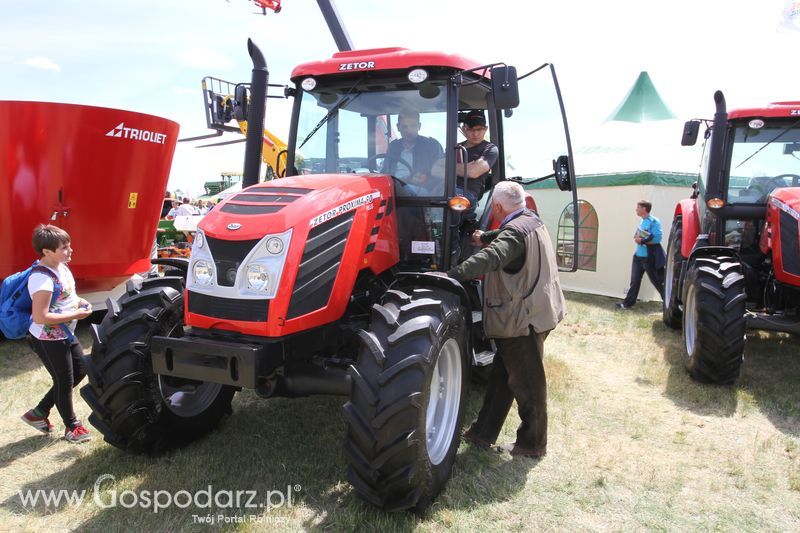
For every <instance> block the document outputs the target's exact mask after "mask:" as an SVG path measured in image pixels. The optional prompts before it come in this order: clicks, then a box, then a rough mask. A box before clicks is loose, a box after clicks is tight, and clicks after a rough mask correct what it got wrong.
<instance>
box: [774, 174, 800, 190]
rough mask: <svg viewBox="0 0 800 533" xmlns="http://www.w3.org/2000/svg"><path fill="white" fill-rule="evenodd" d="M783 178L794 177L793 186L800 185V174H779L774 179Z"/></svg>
mask: <svg viewBox="0 0 800 533" xmlns="http://www.w3.org/2000/svg"><path fill="white" fill-rule="evenodd" d="M783 178H792V187H797V186H800V176H798V175H797V174H778V175H777V176H775V177H774V178H772V179H774V180H782V179H783ZM770 181H772V180H770Z"/></svg>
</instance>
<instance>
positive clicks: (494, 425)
mask: <svg viewBox="0 0 800 533" xmlns="http://www.w3.org/2000/svg"><path fill="white" fill-rule="evenodd" d="M491 210H492V214H493V215H494V216H495V217H497V219H498V220H502V222H501V224H500V228H499V229H497V230H493V231H487V232H481V231H475V232H474V233H473V234H472V239H473V244H475V245H476V246H478V245H480V244H488V246H487V247H486V248H483V249H481V250H479V251H478V252H476V253H475V254H473V255H472V256H470V257H469V258H468V259H466V260H465V261H464V262H462V263H461V264H459V265H458V266H456V267H454V268H452V269H450V270H449V271H448V272H447V274H446V275H447V276H449V277H451V278H454V279H456V280H457V281H465V280H469V279H474V278H477V277H479V276H485V278H484V295H483V296H484V298H483V323H484V330H485V332H486V335H487V336H489V337H491V338H493V339H494V340H495V342H496V344H497V353H496V354H495V357H494V364H493V365H492V370H491V374H490V375H489V383H488V385H487V388H486V395H485V396H484V399H483V406H482V407H481V410H480V412H479V414H478V419H477V420H476V421H475V422H473V424H472V426H471V427H470V428H469V430H467V431H466V432H465V433H464V439H465V440H467V441H468V442H470V443H472V444H474V445H476V446H479V447H482V448H489V447H490V446H492V445H493V444H494V443H495V441H496V440H497V437H498V435H499V434H500V431H501V430H502V428H503V423H504V422H505V419H506V417H507V416H508V412H509V410H510V409H511V405H512V402H513V401H514V400H516V401H517V408H518V410H519V417H520V419H521V420H522V424H521V425H520V426H519V428H518V429H517V439H516V442H515V443H514V444H507V445H503V446H500V448H501V449H504V450H506V451H508V452H510V453H511V455H519V456H524V457H532V458H537V457H543V456H544V455H545V454H546V453H547V381H546V378H545V373H544V363H543V359H544V341H545V339H546V338H547V336H548V335H549V333H550V332H551V331H552V330H553V329H554V328H555V327H556V325H557V324H558V323H559V322H561V320H562V319H563V318H564V313H565V307H566V304H565V301H564V295H563V293H562V292H561V285H560V283H559V280H558V267H557V265H556V255H555V251H554V250H553V245H552V241H551V240H550V235H549V234H548V232H547V229H546V228H545V226H544V223H543V222H542V221H541V219H540V218H539V217H538V216H536V214H534V213H533V212H532V211H529V210H528V209H525V191H524V190H523V189H522V186H521V185H520V184H518V183H514V182H510V181H503V182H500V183H498V184H497V185H496V186H495V188H494V194H493V195H492V203H491Z"/></svg>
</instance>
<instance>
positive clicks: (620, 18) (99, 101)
mask: <svg viewBox="0 0 800 533" xmlns="http://www.w3.org/2000/svg"><path fill="white" fill-rule="evenodd" d="M790 3H792V4H793V3H794V2H787V1H786V0H759V1H758V2H756V1H753V0H725V1H723V0H672V1H670V2H664V1H662V2H656V1H651V0H609V1H606V2H598V1H596V0H595V1H590V0H572V1H569V0H560V1H558V2H527V3H525V4H523V2H520V1H515V0H495V1H494V2H486V1H474V0H460V1H458V2H456V1H449V0H440V1H438V2H436V1H434V0H406V1H404V2H381V1H378V0H374V1H369V0H338V1H337V7H338V9H339V11H340V13H341V15H342V17H343V19H344V21H345V24H346V25H347V29H348V31H349V33H350V36H351V37H352V39H353V41H354V44H355V45H356V47H358V48H370V47H383V46H406V47H408V48H416V49H434V50H443V51H452V52H456V53H460V54H462V55H466V56H470V57H474V58H476V59H477V60H480V61H483V62H487V63H488V62H494V61H505V62H507V63H510V64H514V65H517V66H518V68H520V69H521V70H524V69H526V68H529V67H533V66H537V65H539V64H541V63H543V62H545V61H550V62H553V63H554V64H555V65H556V67H557V70H558V73H559V76H560V78H561V85H562V90H563V92H564V98H565V102H566V106H567V112H568V116H569V119H570V123H571V128H572V130H573V142H574V144H576V145H581V144H590V143H592V142H596V139H593V138H592V132H593V131H597V127H598V126H599V125H601V124H602V123H603V121H604V120H605V119H606V118H607V117H608V115H609V114H610V113H611V111H613V109H614V108H616V106H617V105H618V104H619V102H620V100H621V99H622V98H623V97H624V96H625V94H626V93H627V91H628V89H629V88H630V86H631V85H632V84H633V82H634V80H635V79H636V77H637V75H638V73H639V72H640V71H641V70H647V71H648V72H649V73H650V75H651V77H652V79H653V81H654V83H655V85H656V87H657V88H658V89H659V91H660V92H661V95H662V97H663V98H664V100H665V101H666V102H667V104H668V105H669V106H670V107H671V108H672V109H673V111H674V112H675V113H676V114H677V115H678V116H679V117H680V119H681V120H684V119H688V118H693V117H695V116H703V117H706V116H710V115H711V114H712V113H713V108H712V103H713V100H712V94H713V91H714V90H716V89H722V90H724V91H725V93H726V96H727V99H728V103H729V107H735V106H737V105H738V106H748V107H749V106H758V105H762V104H764V103H767V102H770V101H776V100H800V94H798V92H797V91H798V87H799V86H800V83H799V82H800V73H798V70H797V67H796V64H795V63H796V51H797V50H798V48H800V30H799V29H798V28H799V27H800V17H798V18H797V19H792V20H791V21H789V22H790V23H788V24H787V23H786V21H785V20H783V21H782V19H781V15H782V13H783V10H784V9H785V8H786V7H787V5H788V4H790ZM3 4H4V5H3V7H4V12H3V17H2V18H0V72H2V75H1V76H2V78H1V79H2V84H0V99H4V100H17V99H21V100H42V101H55V102H68V103H80V104H89V105H98V106H105V107H114V108H119V109H128V110H133V111H139V112H143V113H150V114H154V115H159V116H163V117H166V118H169V119H172V120H175V121H177V122H179V123H180V124H181V136H184V137H186V136H192V135H199V134H203V133H206V132H207V130H206V129H205V121H204V116H203V110H202V97H201V93H200V80H201V79H202V78H203V76H206V75H214V76H216V77H220V78H223V79H229V80H232V81H247V80H249V77H250V69H251V64H250V61H249V57H248V55H247V51H246V41H247V38H248V37H252V38H253V39H254V40H255V41H256V43H257V44H258V45H259V46H260V47H261V48H262V50H263V51H264V53H265V56H266V58H267V62H268V65H269V70H270V74H271V79H270V81H271V82H273V83H286V82H288V75H289V72H290V71H291V68H292V67H293V66H294V65H295V64H297V63H300V62H304V61H310V60H315V59H320V58H324V57H328V56H330V54H332V53H333V52H335V51H336V50H335V46H334V43H333V40H332V38H331V37H330V35H329V33H328V30H327V27H326V26H325V23H324V21H323V19H322V16H321V14H320V13H319V10H318V8H317V3H316V1H315V0H283V10H282V12H281V13H280V14H277V15H275V14H269V15H267V16H261V15H256V14H253V13H254V12H255V11H256V8H255V7H254V6H253V5H252V4H251V3H250V2H247V1H246V0H229V1H226V0H194V1H189V0H137V1H133V0H114V1H110V0H105V1H101V0H72V1H69V2H67V1H52V2H47V1H43V0H38V1H28V0H6V1H5V2H4V3H3ZM522 5H525V6H526V8H525V10H524V11H522V10H521V6H522ZM798 8H800V3H798ZM782 22H783V23H784V24H783V27H781V26H780V25H781V23H782ZM286 118H287V106H286V105H285V103H283V102H278V101H275V100H271V101H270V102H269V103H268V108H267V127H269V128H270V129H271V130H272V131H274V132H275V133H277V134H278V135H281V136H285V135H286V131H287V122H286ZM677 135H678V133H677V132H676V138H677ZM231 138H232V137H231ZM243 149H244V148H243V144H240V145H234V146H233V147H226V148H214V149H204V150H199V149H196V148H194V147H192V146H190V145H185V144H182V145H180V146H179V148H178V150H177V153H176V158H175V162H174V164H173V170H172V175H171V177H170V183H171V186H172V187H176V186H180V187H181V188H182V189H184V190H188V191H191V192H200V191H201V189H202V183H203V181H206V180H209V179H214V178H215V177H216V176H217V175H218V173H219V172H220V171H229V170H240V169H241V159H242V154H243ZM577 166H578V170H579V171H580V161H577Z"/></svg>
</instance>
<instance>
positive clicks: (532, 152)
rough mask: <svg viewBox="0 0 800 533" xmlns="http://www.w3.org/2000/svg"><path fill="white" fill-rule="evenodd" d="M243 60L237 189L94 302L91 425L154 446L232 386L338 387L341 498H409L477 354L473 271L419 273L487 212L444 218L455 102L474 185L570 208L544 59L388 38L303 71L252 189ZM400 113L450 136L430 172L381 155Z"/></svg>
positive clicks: (188, 425) (551, 81)
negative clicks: (517, 191) (488, 145)
mask: <svg viewBox="0 0 800 533" xmlns="http://www.w3.org/2000/svg"><path fill="white" fill-rule="evenodd" d="M250 55H251V57H252V58H253V62H254V69H253V81H252V83H251V84H250V85H249V90H248V94H249V96H248V95H246V94H245V93H244V91H241V90H239V91H237V93H238V95H237V105H238V106H239V107H240V108H242V109H239V111H240V112H242V113H246V115H247V117H246V118H247V120H248V123H249V124H250V127H249V128H248V133H247V144H246V154H245V171H244V180H243V184H244V188H243V190H242V191H241V192H239V193H237V194H234V195H232V196H230V197H228V198H226V199H225V200H224V201H222V202H221V203H220V204H218V205H217V206H216V207H215V208H214V209H213V210H212V211H210V212H209V213H208V214H207V215H206V216H205V218H204V219H203V220H202V221H201V223H200V225H199V227H198V230H197V232H196V235H195V239H194V242H193V244H192V251H191V256H190V258H189V260H188V261H186V260H183V261H181V260H180V259H173V260H169V261H171V263H170V264H171V265H172V266H173V267H179V268H182V270H183V273H184V275H183V276H164V277H157V278H152V279H148V280H146V281H145V282H144V283H142V284H141V286H133V284H131V286H130V287H129V290H128V293H127V295H125V296H123V297H122V298H121V299H120V300H119V301H115V302H110V303H109V309H110V311H109V313H108V315H107V316H106V318H105V319H104V321H103V322H102V324H101V325H99V327H96V328H95V329H94V346H93V348H92V356H91V361H90V363H89V379H90V384H89V385H86V386H85V387H84V388H83V389H82V391H81V392H82V395H83V397H84V399H85V400H86V401H87V402H88V404H89V405H90V406H91V408H92V410H93V414H92V415H91V416H90V418H89V420H90V422H91V423H92V424H93V425H94V426H95V427H96V428H97V429H98V430H99V431H100V432H101V433H102V434H103V435H104V437H105V439H106V441H107V442H109V443H111V444H113V445H114V446H117V447H119V448H121V449H124V450H127V451H130V452H135V453H154V452H158V451H161V450H166V449H171V448H175V447H178V446H182V445H185V444H187V443H190V442H192V441H194V440H196V439H199V438H200V437H202V436H203V435H205V434H206V433H208V432H209V431H212V430H213V429H215V428H216V427H218V425H219V424H220V420H221V418H222V417H223V416H224V415H226V414H228V413H230V412H231V400H232V398H233V395H234V393H235V392H236V391H238V390H241V389H243V388H248V389H252V390H254V391H255V392H256V393H257V394H258V395H259V396H261V397H263V398H270V397H277V396H283V397H299V396H307V395H311V394H338V395H342V396H346V397H348V400H347V401H346V403H345V404H344V407H343V410H344V418H345V420H346V423H347V435H346V438H345V442H344V449H345V456H346V459H347V462H348V464H349V468H348V478H349V480H350V481H351V483H352V484H353V486H354V487H355V489H356V491H357V493H358V494H359V495H360V496H361V497H363V498H364V499H366V500H368V501H370V502H372V503H374V504H375V505H378V506H381V507H384V508H387V509H409V508H417V509H421V508H424V507H425V506H427V505H428V504H429V503H430V501H431V500H432V499H433V498H434V497H435V496H436V495H437V494H438V492H439V491H440V490H441V489H442V487H443V485H444V483H445V482H446V481H447V479H448V478H449V476H450V471H451V468H452V465H453V461H454V459H455V455H456V451H457V449H458V445H459V441H460V431H461V424H462V416H463V407H464V397H465V396H464V395H465V387H466V385H467V380H468V375H469V373H470V368H471V365H475V364H480V363H484V364H485V363H488V362H490V361H491V358H492V355H493V350H492V344H491V342H490V341H489V340H488V339H487V338H486V337H485V335H484V334H483V329H482V325H481V324H482V323H481V290H480V282H478V281H475V282H473V283H468V284H464V285H461V284H459V283H457V282H455V281H454V280H451V279H449V278H446V277H442V276H438V275H434V273H437V272H442V271H446V270H447V269H448V268H449V267H450V266H451V265H453V264H454V262H456V261H459V260H460V259H461V258H463V257H466V256H467V254H468V252H469V250H468V249H466V248H465V247H464V245H463V244H462V243H463V242H465V239H463V238H462V237H463V236H464V235H465V234H466V233H468V232H469V231H470V228H472V227H478V226H479V225H480V224H481V223H484V224H485V223H486V221H485V220H484V219H485V218H487V217H484V216H483V214H482V213H483V212H484V211H483V205H484V204H481V205H479V206H478V209H477V210H476V211H475V212H474V213H472V212H471V211H470V210H467V211H458V209H460V208H463V207H464V206H465V203H464V202H465V201H466V199H465V198H463V197H461V196H459V195H458V194H457V186H463V179H464V178H457V175H456V166H457V155H458V153H459V152H460V151H463V150H464V148H463V147H462V146H460V145H459V144H458V140H459V139H458V122H459V112H463V111H464V110H467V109H483V110H485V112H486V115H487V117H488V123H489V126H490V131H491V132H492V133H491V136H492V142H493V143H495V144H496V145H497V146H498V148H499V152H500V158H499V160H498V162H497V164H496V165H495V166H494V168H493V171H492V174H491V176H490V178H489V179H488V180H487V183H488V186H489V188H491V186H492V184H494V183H496V182H497V181H499V180H504V179H511V178H512V177H517V176H520V175H521V174H522V173H524V176H525V177H526V178H531V177H537V178H540V179H549V178H555V179H556V180H557V182H558V183H559V185H560V186H561V187H562V188H563V189H564V190H571V191H572V193H571V197H570V200H569V201H570V202H575V201H576V195H575V187H574V172H573V170H572V164H571V158H570V157H569V155H570V149H569V136H568V133H567V130H566V119H565V118H564V115H563V106H562V105H561V97H560V92H559V91H558V86H557V83H555V82H556V78H555V71H554V70H553V68H552V66H550V65H543V66H542V67H540V68H538V69H536V70H535V71H533V72H531V73H529V75H526V76H520V77H518V76H517V74H516V70H515V69H514V68H513V67H508V66H506V65H504V64H499V63H495V64H491V65H484V64H481V63H478V62H475V61H472V60H469V59H466V58H464V57H461V56H458V55H451V54H444V53H436V52H425V53H422V52H414V51H411V50H406V49H402V48H384V49H374V50H362V51H344V52H340V53H336V54H334V55H333V57H331V58H328V59H323V60H321V61H315V62H311V63H305V64H302V65H300V66H298V67H297V68H295V69H294V71H293V73H292V75H291V80H292V82H293V85H292V86H291V87H287V88H286V89H285V94H286V95H287V97H288V98H292V99H293V100H294V108H293V112H292V119H291V125H290V129H289V132H290V133H289V139H288V150H287V151H286V153H285V155H284V156H283V157H282V158H281V161H283V162H284V163H283V168H281V169H279V172H278V174H279V175H281V176H283V175H285V177H282V178H279V179H275V180H272V181H267V182H264V183H258V176H259V170H260V163H261V154H260V149H261V146H262V136H261V132H262V131H263V123H264V121H263V117H264V110H265V106H264V102H265V101H266V100H265V97H266V91H267V87H268V86H269V84H268V83H267V81H268V77H267V70H266V62H265V61H264V58H263V56H261V53H260V51H259V50H258V49H257V48H256V47H255V46H254V45H252V43H250ZM527 93H531V94H532V95H533V96H532V97H531V98H529V99H527V100H526V99H525V98H524V96H525V94H527ZM548 98H549V100H548ZM520 102H522V103H520ZM245 105H246V107H247V109H246V110H245V109H244V107H245ZM409 110H413V112H416V113H419V116H420V122H421V128H422V129H421V132H420V135H425V136H427V137H428V139H435V140H436V141H435V142H437V143H440V145H441V146H443V147H446V148H443V149H442V152H441V157H442V159H441V160H440V162H439V163H440V166H441V168H442V169H443V170H442V175H438V176H437V175H435V174H434V173H431V174H430V175H428V176H422V175H421V174H419V173H417V172H416V168H417V167H415V163H414V162H413V161H410V160H406V159H398V160H396V161H392V159H393V158H392V157H391V156H387V154H386V153H385V152H387V151H389V150H387V146H389V145H390V144H391V143H392V142H397V140H396V139H395V137H396V133H395V131H394V129H393V128H392V127H391V125H393V124H395V123H396V122H397V121H398V115H399V114H401V113H407V112H409ZM387 126H388V127H387ZM428 142H430V141H428ZM301 153H302V156H301ZM462 160H466V159H462ZM390 163H396V165H394V167H395V168H396V169H397V170H395V171H393V172H392V173H389V172H388V171H387V170H386V169H387V168H388V166H389V164H390ZM417 163H420V162H419V161H418V162H417ZM512 165H513V166H512ZM406 167H407V168H406ZM401 169H404V170H405V171H403V170H401ZM512 169H513V170H512ZM423 178H427V179H423ZM490 194H491V193H490V192H489V193H488V194H487V195H485V197H486V196H489V195H490ZM565 201H566V200H565ZM484 203H485V202H484ZM473 207H474V206H473ZM577 211H578V210H577V209H575V212H577ZM485 213H486V215H488V210H486V211H485ZM575 226H576V227H577V224H575ZM467 240H468V239H467Z"/></svg>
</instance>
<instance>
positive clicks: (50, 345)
mask: <svg viewBox="0 0 800 533" xmlns="http://www.w3.org/2000/svg"><path fill="white" fill-rule="evenodd" d="M28 345H29V346H30V347H31V348H32V349H33V351H34V352H36V355H38V356H39V359H41V360H42V364H43V365H44V367H45V368H46V369H47V372H48V373H49V374H50V377H52V378H53V386H52V387H50V390H48V391H47V393H46V394H45V395H44V397H43V398H42V400H41V401H40V402H39V405H37V406H36V408H37V409H38V410H39V412H41V413H44V415H45V416H47V415H48V414H49V413H50V410H51V409H52V408H53V406H55V407H56V408H57V409H58V414H60V415H61V419H62V420H63V421H64V427H67V428H70V429H71V428H73V427H74V426H75V425H77V424H78V419H77V417H76V416H75V409H74V407H73V406H72V389H73V387H76V386H77V385H78V384H79V383H80V382H81V380H82V379H83V378H84V376H86V369H85V368H84V366H83V348H82V347H81V343H80V342H78V341H77V340H75V341H73V342H71V343H70V341H68V340H63V341H43V340H41V339H34V338H33V337H32V336H31V335H28Z"/></svg>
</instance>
